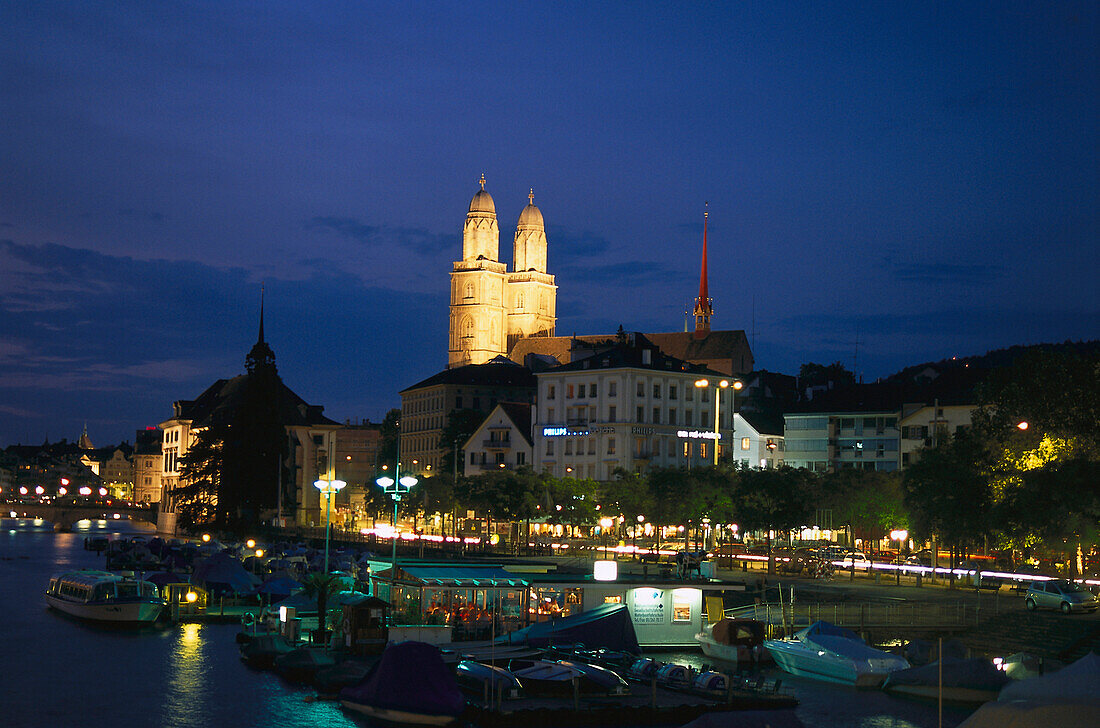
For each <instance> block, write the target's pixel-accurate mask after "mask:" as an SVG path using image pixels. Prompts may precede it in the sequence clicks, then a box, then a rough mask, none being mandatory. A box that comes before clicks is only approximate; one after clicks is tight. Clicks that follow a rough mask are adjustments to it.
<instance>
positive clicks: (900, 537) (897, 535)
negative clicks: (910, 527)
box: [890, 528, 909, 586]
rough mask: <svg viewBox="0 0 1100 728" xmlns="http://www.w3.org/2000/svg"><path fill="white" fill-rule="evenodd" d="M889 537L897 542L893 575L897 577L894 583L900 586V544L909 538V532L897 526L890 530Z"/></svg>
mask: <svg viewBox="0 0 1100 728" xmlns="http://www.w3.org/2000/svg"><path fill="white" fill-rule="evenodd" d="M890 538H891V539H893V540H895V541H897V542H898V568H897V569H896V570H895V571H894V575H895V576H896V577H897V579H896V581H895V583H896V584H897V585H898V586H901V544H902V541H904V540H905V539H907V538H909V532H908V531H906V530H905V529H904V528H898V529H895V530H893V531H891V532H890Z"/></svg>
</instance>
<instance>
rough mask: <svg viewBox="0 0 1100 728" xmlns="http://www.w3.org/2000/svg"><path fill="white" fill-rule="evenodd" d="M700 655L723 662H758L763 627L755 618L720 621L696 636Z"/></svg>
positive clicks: (704, 628) (762, 648) (762, 642)
mask: <svg viewBox="0 0 1100 728" xmlns="http://www.w3.org/2000/svg"><path fill="white" fill-rule="evenodd" d="M695 641H696V642H698V643H699V646H700V647H702V648H703V654H704V655H706V656H707V657H713V658H715V659H718V660H725V661H726V662H749V663H753V662H760V661H761V660H762V659H763V658H764V657H765V656H766V655H767V654H768V653H767V651H766V650H764V624H763V622H758V621H756V620H755V619H726V618H722V619H719V620H718V621H717V622H715V623H714V624H708V625H706V626H705V627H703V631H702V632H699V633H698V634H696V635H695Z"/></svg>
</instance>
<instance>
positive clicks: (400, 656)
mask: <svg viewBox="0 0 1100 728" xmlns="http://www.w3.org/2000/svg"><path fill="white" fill-rule="evenodd" d="M340 703H341V704H342V705H343V706H344V707H345V708H347V709H348V710H354V711H356V712H359V713H363V714H364V715H366V716H368V717H369V718H372V719H374V720H380V721H386V722H390V723H408V724H413V725H449V724H451V723H453V722H454V721H455V720H456V719H457V718H458V716H459V715H461V714H462V711H463V710H465V708H466V698H465V697H464V696H463V695H462V691H461V690H459V688H458V682H457V681H456V679H455V676H454V674H453V673H452V672H451V671H450V670H449V669H448V668H447V665H446V664H444V662H443V658H442V656H441V655H440V652H439V648H438V647H436V646H435V645H429V644H427V643H425V642H414V641H411V640H410V641H406V642H396V643H393V642H391V643H390V644H389V645H387V646H386V650H385V651H384V652H383V653H382V657H381V658H380V659H379V660H378V662H376V663H375V664H374V665H373V666H372V667H371V670H370V672H368V673H367V676H366V677H365V678H364V679H363V681H362V682H360V683H359V684H357V685H353V686H351V687H347V688H344V689H343V690H341V691H340Z"/></svg>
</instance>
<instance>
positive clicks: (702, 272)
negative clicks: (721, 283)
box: [695, 202, 714, 338]
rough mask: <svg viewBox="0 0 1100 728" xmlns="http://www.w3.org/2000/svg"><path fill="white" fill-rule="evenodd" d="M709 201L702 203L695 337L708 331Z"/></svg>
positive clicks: (709, 310) (704, 334)
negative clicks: (701, 244)
mask: <svg viewBox="0 0 1100 728" xmlns="http://www.w3.org/2000/svg"><path fill="white" fill-rule="evenodd" d="M709 206H710V203H709V202H704V203H703V261H702V265H700V267H699V297H698V298H696V299H695V337H696V338H702V337H704V336H706V334H707V333H709V332H710V317H711V314H713V312H714V310H713V309H712V308H711V302H710V292H709V291H708V289H707V218H708V217H709V211H708V209H707V208H708V207H709Z"/></svg>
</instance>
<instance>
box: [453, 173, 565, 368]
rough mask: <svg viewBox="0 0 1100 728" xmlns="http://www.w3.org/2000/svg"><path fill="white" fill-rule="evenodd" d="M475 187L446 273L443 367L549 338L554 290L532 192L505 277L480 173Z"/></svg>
mask: <svg viewBox="0 0 1100 728" xmlns="http://www.w3.org/2000/svg"><path fill="white" fill-rule="evenodd" d="M480 183H481V189H480V190H478V192H477V194H475V195H474V198H473V199H472V200H471V201H470V209H469V212H467V213H466V226H465V227H464V228H463V231H462V260H460V261H457V262H455V263H454V266H453V269H452V271H451V315H450V341H449V346H448V356H447V366H448V367H458V366H463V365H466V364H484V363H485V362H487V361H489V360H491V359H493V358H494V357H497V356H506V355H507V354H508V349H509V347H510V345H511V344H512V342H514V341H515V340H516V339H521V338H524V337H528V336H553V334H554V325H555V322H556V315H555V311H556V308H557V302H556V298H557V287H556V286H555V285H554V277H553V276H551V275H549V274H547V272H546V227H545V225H544V223H543V219H542V213H541V212H540V211H539V209H538V208H537V207H535V202H534V191H532V192H531V194H530V195H529V196H528V198H529V200H530V204H528V205H527V207H525V208H524V209H523V212H522V213H520V216H519V223H518V224H517V226H516V235H515V243H514V246H513V257H514V262H513V268H514V271H513V272H511V273H509V272H508V268H507V266H506V265H505V264H504V263H502V262H500V261H499V260H498V258H499V255H500V252H499V249H500V228H499V227H498V225H497V213H496V204H495V203H494V202H493V198H492V197H491V196H490V195H489V193H488V192H486V191H485V175H482V176H481V180H480Z"/></svg>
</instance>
